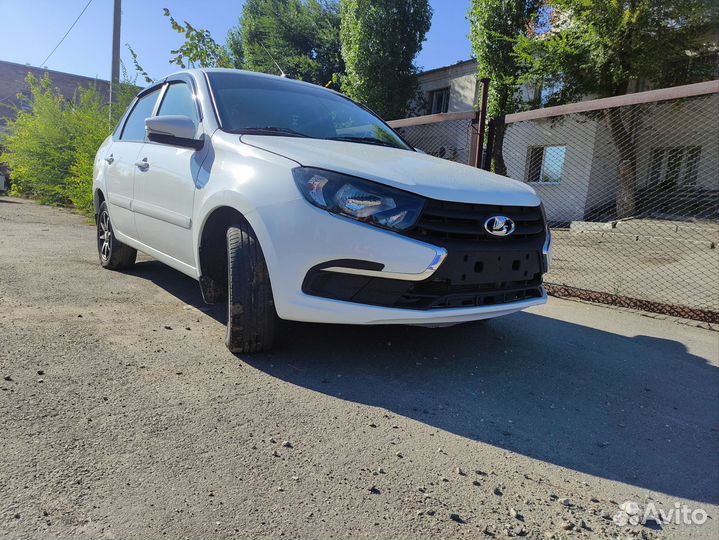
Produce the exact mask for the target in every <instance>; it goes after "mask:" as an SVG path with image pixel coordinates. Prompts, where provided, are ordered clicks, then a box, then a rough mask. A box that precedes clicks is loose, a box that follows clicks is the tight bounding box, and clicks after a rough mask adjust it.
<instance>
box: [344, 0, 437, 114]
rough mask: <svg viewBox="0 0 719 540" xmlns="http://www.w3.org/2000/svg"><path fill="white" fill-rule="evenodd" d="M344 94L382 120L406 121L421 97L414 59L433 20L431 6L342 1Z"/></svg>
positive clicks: (416, 0)
mask: <svg viewBox="0 0 719 540" xmlns="http://www.w3.org/2000/svg"><path fill="white" fill-rule="evenodd" d="M340 14H341V30H340V36H341V41H342V57H343V58H344V61H345V65H346V71H347V73H346V75H345V76H344V77H343V79H342V91H343V92H344V93H346V94H347V95H348V96H350V97H351V98H353V99H356V100H357V101H359V102H360V103H363V104H364V105H366V106H367V107H369V108H371V109H372V110H374V111H375V112H376V113H377V114H379V115H380V116H382V117H384V118H390V119H393V118H403V117H405V116H407V113H408V112H409V107H410V102H411V100H412V98H414V96H415V95H416V92H417V85H418V81H417V68H416V66H415V65H414V59H415V57H416V56H417V53H418V52H419V51H420V50H421V48H422V43H423V41H424V37H425V34H426V33H427V31H428V30H429V27H430V23H431V19H432V8H431V7H430V6H429V3H428V1H427V0H341V2H340Z"/></svg>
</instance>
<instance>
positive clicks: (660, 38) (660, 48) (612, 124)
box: [515, 0, 718, 217]
mask: <svg viewBox="0 0 719 540" xmlns="http://www.w3.org/2000/svg"><path fill="white" fill-rule="evenodd" d="M547 5H548V9H549V25H548V28H547V30H546V32H544V33H542V34H540V35H536V36H520V37H519V39H518V41H517V45H516V47H515V54H516V55H517V56H516V57H517V60H518V61H519V62H520V63H521V64H522V65H523V66H524V68H525V70H526V74H525V75H524V80H525V81H527V82H531V83H533V84H541V85H542V86H543V89H544V94H545V103H546V104H548V105H557V104H562V103H567V102H570V101H575V100H577V99H581V98H583V97H585V96H594V97H609V96H618V95H622V94H625V93H627V91H629V90H630V84H631V83H632V82H633V81H641V82H645V83H649V84H651V85H654V86H655V87H667V86H676V85H680V84H686V83H691V82H697V81H701V80H706V79H707V78H711V77H712V73H713V71H714V69H715V66H716V41H715V40H716V37H715V28H716V24H717V12H718V8H717V5H716V3H715V2H712V0H673V1H671V2H667V1H665V0H623V1H620V0H596V1H593V2H587V1H586V0H547ZM707 60H708V61H707ZM633 112H634V111H633V110H632V108H631V107H627V108H612V109H607V110H606V111H604V113H603V114H604V117H605V120H606V122H607V125H608V126H609V129H610V131H611V133H612V137H613V139H614V143H615V146H616V148H617V151H618V152H619V155H620V163H619V171H618V172H619V185H618V193H617V204H616V213H617V216H618V217H628V216H632V215H634V214H635V212H636V201H635V199H636V174H637V149H636V144H635V142H634V132H635V131H636V129H637V126H638V124H637V122H636V121H633V120H631V119H630V118H635V117H636V116H637V115H636V114H633Z"/></svg>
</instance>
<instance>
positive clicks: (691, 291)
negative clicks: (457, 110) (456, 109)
mask: <svg viewBox="0 0 719 540" xmlns="http://www.w3.org/2000/svg"><path fill="white" fill-rule="evenodd" d="M718 118H719V82H718V81H713V82H710V83H702V84H699V85H690V86H686V87H680V88H672V89H666V90H658V91H652V92H645V93H638V94H631V95H627V96H621V97H618V98H609V99H604V100H595V101H587V102H581V103H575V104H572V105H567V106H562V107H553V108H546V109H539V110H536V111H528V112H525V113H518V114H515V115H509V116H507V117H506V119H505V122H504V123H500V124H499V126H498V128H497V130H496V132H495V133H494V134H493V136H494V138H495V145H494V149H493V152H492V153H493V168H494V169H495V171H497V172H499V173H502V174H505V175H506V176H509V177H510V178H514V179H516V180H520V181H523V182H526V183H528V184H530V185H531V186H532V187H533V188H534V189H535V190H536V191H537V192H538V193H539V194H540V196H541V197H542V200H543V202H544V207H545V211H546V214H547V218H548V220H549V222H550V224H551V226H552V232H553V239H554V256H553V261H552V268H551V270H550V272H549V274H547V276H546V278H545V283H546V284H547V288H548V290H549V291H550V293H553V294H557V295H565V296H574V297H579V298H583V299H586V300H592V301H598V302H603V303H609V304H614V305H621V306H627V307H635V308H639V309H645V310H649V311H655V312H661V313H667V314H670V315H675V316H680V317H690V318H695V319H701V320H705V321H710V322H719V249H718V248H717V246H718V245H719V121H718V120H717V119H718ZM464 122H465V123H464V124H462V125H455V126H454V128H453V129H454V131H453V133H452V134H450V135H448V136H447V137H446V138H443V137H444V136H443V134H444V132H445V131H447V130H449V127H450V125H451V124H456V123H457V121H456V120H455V121H452V122H448V124H450V125H448V126H447V127H446V128H445V127H443V128H441V129H440V128H438V127H436V124H432V125H427V126H424V127H423V128H422V130H420V129H419V128H420V126H410V127H405V128H403V129H404V132H403V135H404V136H405V137H406V138H407V139H408V140H409V141H410V142H411V143H412V144H415V145H416V146H417V147H419V148H420V149H422V150H425V151H426V152H428V153H432V154H434V155H439V153H438V152H437V149H439V148H449V147H451V145H452V144H453V141H455V140H458V139H461V140H467V141H468V148H469V156H468V159H467V160H465V161H463V162H464V163H470V162H471V158H472V155H473V150H472V140H473V137H472V131H473V130H472V129H471V127H470V121H469V120H465V121H464ZM474 139H476V137H474ZM475 144H476V143H475ZM457 155H459V152H458V153H457ZM446 157H450V158H451V156H446ZM457 161H459V159H457Z"/></svg>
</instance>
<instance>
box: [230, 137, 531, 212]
mask: <svg viewBox="0 0 719 540" xmlns="http://www.w3.org/2000/svg"><path fill="white" fill-rule="evenodd" d="M241 140H242V142H243V143H245V144H248V145H250V146H254V147H256V148H261V149H263V150H267V151H269V152H273V153H275V154H279V155H281V156H284V157H286V158H289V159H291V160H293V161H296V162H297V163H299V164H300V165H303V166H305V167H317V168H321V169H327V170H331V171H336V172H340V173H345V174H350V175H352V176H358V177H361V178H366V179H367V180H373V181H375V182H380V183H382V184H386V185H388V186H393V187H396V188H399V189H404V190H406V191H411V192H413V193H417V194H419V195H423V196H425V197H430V198H432V199H439V200H444V201H454V202H465V203H481V204H497V205H508V206H537V205H538V204H539V203H540V199H539V197H538V196H537V194H536V193H535V192H534V190H533V189H532V188H531V187H529V186H527V185H526V184H523V183H522V182H517V181H515V180H510V179H509V178H506V177H504V176H499V175H496V174H493V173H490V172H487V171H483V170H481V169H476V168H474V167H469V166H467V165H461V164H459V163H454V162H452V161H448V160H446V159H440V158H436V157H433V156H429V155H427V154H422V153H420V152H412V151H408V150H401V149H398V148H388V147H384V146H375V145H371V144H361V143H351V142H345V141H327V140H322V139H303V138H299V137H275V136H263V135H242V137H241Z"/></svg>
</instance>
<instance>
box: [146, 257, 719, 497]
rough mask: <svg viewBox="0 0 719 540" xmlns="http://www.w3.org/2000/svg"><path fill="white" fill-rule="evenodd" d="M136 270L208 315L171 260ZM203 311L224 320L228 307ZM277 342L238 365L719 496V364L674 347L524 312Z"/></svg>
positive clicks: (296, 334)
mask: <svg viewBox="0 0 719 540" xmlns="http://www.w3.org/2000/svg"><path fill="white" fill-rule="evenodd" d="M133 274H134V275H136V276H138V277H142V278H144V279H148V280H150V281H152V282H153V283H155V284H157V285H158V286H160V287H162V288H163V289H165V290H166V291H168V292H169V293H171V294H173V295H174V296H176V297H177V298H179V299H180V300H181V301H183V302H185V303H187V304H191V305H194V306H197V307H200V308H202V309H203V310H206V308H207V307H209V306H205V305H204V303H203V301H202V298H201V296H200V293H199V287H198V285H197V282H196V281H194V280H192V279H190V278H188V277H186V276H184V275H182V274H180V273H179V272H176V271H174V270H171V269H169V268H168V267H166V266H164V265H162V264H160V263H157V262H154V261H152V262H145V263H140V264H138V266H137V269H136V270H134V271H133ZM205 312H206V313H207V314H208V315H209V316H211V317H213V318H214V319H215V320H217V321H218V322H219V323H223V324H224V322H225V321H224V316H225V309H224V306H213V307H211V308H210V309H209V310H207V311H205ZM608 313H610V312H608V311H607V310H604V309H602V310H597V316H606V315H607V314H608ZM279 334H280V336H279V343H278V345H277V347H276V349H275V350H274V351H273V352H272V353H267V354H263V355H255V356H246V355H241V359H242V360H243V361H244V362H246V363H247V364H249V365H251V366H253V367H255V368H256V369H258V370H261V371H263V372H266V373H268V374H270V375H272V376H274V377H277V378H279V379H282V380H285V381H287V382H290V383H292V384H294V385H298V386H301V387H304V388H307V389H309V390H312V391H315V392H320V393H323V394H327V395H331V396H334V397H336V398H338V399H343V400H348V401H352V402H356V403H361V404H366V405H371V406H373V407H380V408H383V409H386V410H388V411H391V412H393V413H396V414H399V415H402V416H405V417H407V418H410V419H413V420H416V421H418V422H422V423H424V424H426V425H429V426H433V427H436V428H438V429H442V430H444V431H448V432H451V433H454V434H456V435H459V436H462V437H465V438H467V439H471V440H474V441H479V442H483V443H487V444H491V445H493V446H496V447H499V448H502V449H505V450H508V451H511V452H516V453H519V454H523V455H525V456H529V457H531V458H534V459H537V460H541V461H544V462H547V463H552V464H555V465H559V466H562V467H566V468H569V469H573V470H575V471H580V472H582V473H586V474H590V475H594V476H597V477H601V478H606V479H609V480H615V481H620V482H624V483H627V484H630V485H633V486H637V487H641V488H645V489H649V490H655V491H659V492H663V493H666V494H668V495H670V496H674V497H682V498H687V499H693V500H696V501H702V502H707V503H713V504H716V503H718V502H719V454H717V448H718V447H719V430H718V426H719V406H718V401H719V399H718V392H717V389H719V370H718V369H717V368H716V367H715V366H712V365H711V364H709V363H708V362H707V361H706V360H705V359H704V358H701V357H699V356H695V355H693V354H691V353H690V352H689V351H688V350H687V349H686V347H685V346H684V345H683V344H682V343H679V342H677V341H674V340H670V339H661V338H657V337H650V336H644V335H636V336H633V337H627V336H624V335H619V334H614V333H610V332H605V331H601V330H597V329H594V328H590V327H588V326H583V325H579V324H574V323H571V322H565V321H561V320H557V319H554V318H550V317H546V316H542V315H540V314H534V313H526V312H525V313H517V314H514V315H510V316H506V317H502V318H499V319H494V320H491V321H485V322H482V323H469V324H464V325H459V326H454V327H449V328H440V329H431V328H418V327H402V326H399V327H398V326H394V327H390V326H374V327H371V326H370V327H366V326H365V327H362V326H345V325H320V324H309V323H290V322H283V323H282V325H281V328H280V332H279Z"/></svg>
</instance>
